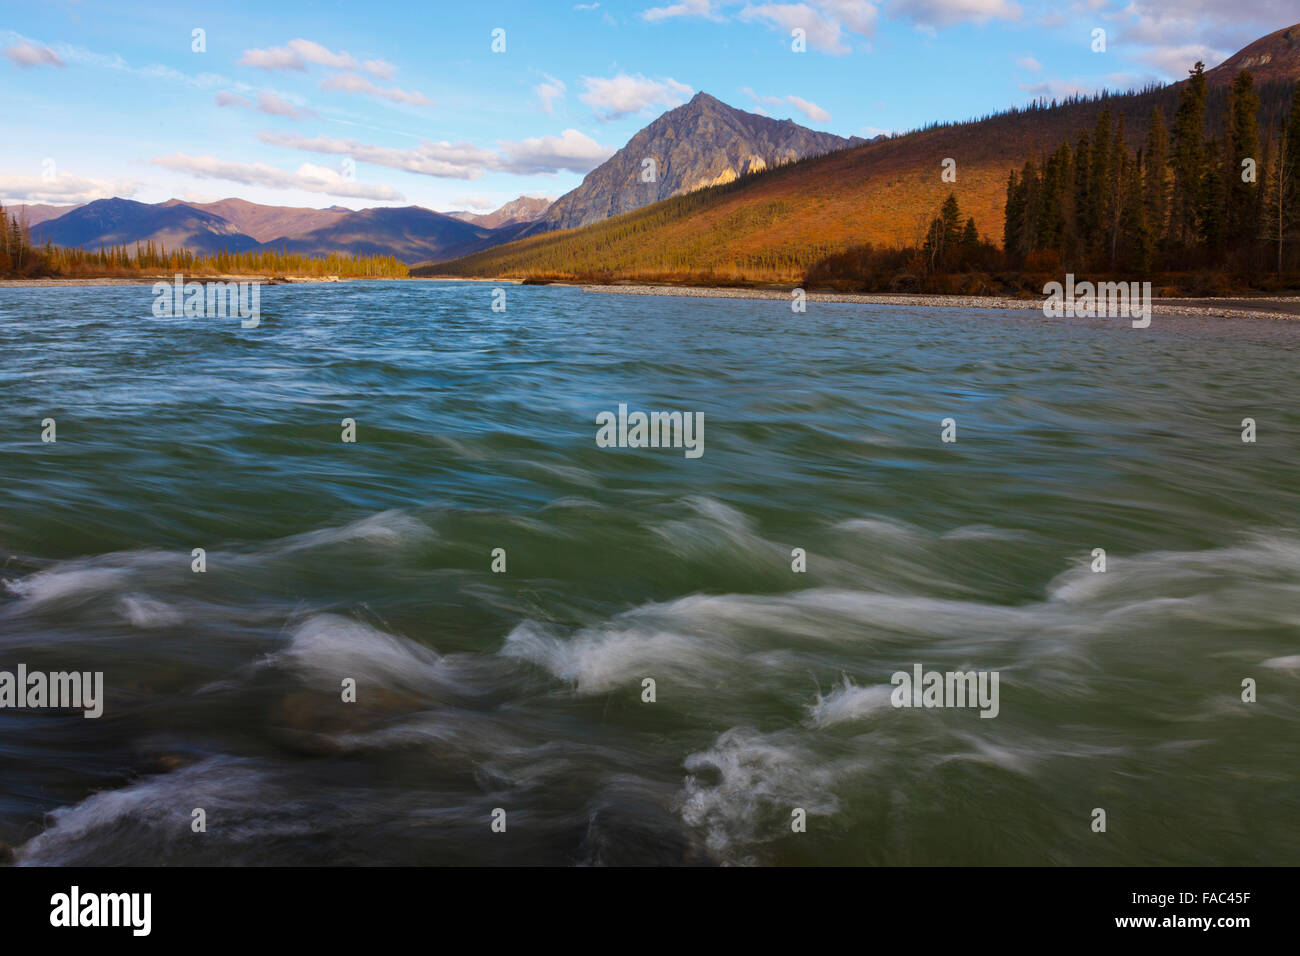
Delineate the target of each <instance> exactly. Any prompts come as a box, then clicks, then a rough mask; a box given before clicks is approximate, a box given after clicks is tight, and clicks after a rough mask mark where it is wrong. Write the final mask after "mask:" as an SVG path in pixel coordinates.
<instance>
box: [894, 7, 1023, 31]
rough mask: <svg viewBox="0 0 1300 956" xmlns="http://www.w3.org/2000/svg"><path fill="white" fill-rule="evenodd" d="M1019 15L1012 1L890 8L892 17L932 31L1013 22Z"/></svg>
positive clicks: (1018, 10)
mask: <svg viewBox="0 0 1300 956" xmlns="http://www.w3.org/2000/svg"><path fill="white" fill-rule="evenodd" d="M1021 12H1022V11H1021V9H1020V6H1019V4H1017V3H1015V2H1013V0H895V3H894V4H893V5H892V6H891V7H890V13H891V14H894V15H896V16H902V17H905V18H907V19H908V20H911V21H912V22H913V23H915V24H916V25H917V26H918V27H924V28H928V29H931V30H932V29H934V28H936V27H951V26H956V25H957V24H958V23H988V22H989V21H990V20H1007V21H1009V22H1014V21H1017V20H1019V19H1020V15H1021Z"/></svg>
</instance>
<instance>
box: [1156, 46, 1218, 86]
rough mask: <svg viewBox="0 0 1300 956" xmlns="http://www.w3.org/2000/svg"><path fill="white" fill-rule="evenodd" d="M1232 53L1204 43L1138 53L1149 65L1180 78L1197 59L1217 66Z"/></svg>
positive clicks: (1169, 75)
mask: <svg viewBox="0 0 1300 956" xmlns="http://www.w3.org/2000/svg"><path fill="white" fill-rule="evenodd" d="M1231 55H1232V54H1230V53H1221V52H1219V51H1218V50H1214V49H1212V48H1210V47H1208V46H1205V45H1204V44H1202V43H1189V44H1185V45H1182V46H1166V47H1152V48H1151V49H1149V50H1144V51H1142V52H1141V53H1140V54H1139V55H1138V59H1139V60H1140V61H1141V62H1143V63H1146V64H1147V65H1148V66H1152V67H1155V69H1157V70H1158V71H1160V73H1161V74H1163V75H1164V76H1168V77H1173V78H1174V79H1178V80H1185V79H1186V78H1187V73H1188V71H1189V70H1191V68H1192V67H1193V66H1195V65H1196V61H1197V60H1200V61H1201V62H1202V63H1204V64H1205V66H1206V68H1207V69H1208V68H1209V67H1211V66H1217V65H1218V64H1220V63H1222V62H1223V61H1224V60H1226V59H1227V58H1228V57H1229V56H1231Z"/></svg>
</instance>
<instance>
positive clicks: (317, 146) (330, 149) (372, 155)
mask: <svg viewBox="0 0 1300 956" xmlns="http://www.w3.org/2000/svg"><path fill="white" fill-rule="evenodd" d="M258 138H259V139H260V140H261V141H262V142H264V143H269V144H271V145H273V146H283V147H285V148H286V149H297V150H301V151H303V152H308V153H327V154H332V155H335V156H350V157H352V158H353V159H354V160H356V161H357V162H359V163H371V164H372V165H375V166H385V167H387V168H388V169H400V170H402V171H403V172H408V173H419V174H420V175H422V176H440V177H443V178H446V179H477V178H478V177H479V176H481V175H482V174H483V170H484V169H488V168H493V167H494V166H495V164H496V161H497V155H496V154H495V153H494V152H492V150H490V149H483V148H482V147H479V146H475V145H473V144H472V143H447V142H442V143H433V142H423V143H421V144H420V145H419V146H416V147H414V148H412V149H394V148H392V147H390V146H372V145H370V144H368V143H362V142H360V141H359V140H355V139H336V138H333V137H329V136H314V137H308V136H300V135H298V134H296V133H283V132H275V131H271V130H264V131H263V132H262V133H260V134H259V135H258Z"/></svg>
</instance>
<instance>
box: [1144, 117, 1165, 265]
mask: <svg viewBox="0 0 1300 956" xmlns="http://www.w3.org/2000/svg"><path fill="white" fill-rule="evenodd" d="M1142 169H1143V182H1142V202H1143V207H1144V209H1143V212H1144V216H1145V219H1146V223H1147V226H1148V228H1149V229H1150V233H1151V238H1152V240H1153V241H1156V242H1158V241H1159V240H1160V239H1162V238H1164V235H1165V219H1166V216H1167V215H1168V212H1169V134H1168V133H1167V132H1166V131H1165V117H1164V114H1163V113H1161V112H1160V107H1158V106H1157V107H1155V108H1154V109H1152V110H1151V128H1150V129H1148V130H1147V138H1146V146H1145V147H1144V148H1143V164H1142Z"/></svg>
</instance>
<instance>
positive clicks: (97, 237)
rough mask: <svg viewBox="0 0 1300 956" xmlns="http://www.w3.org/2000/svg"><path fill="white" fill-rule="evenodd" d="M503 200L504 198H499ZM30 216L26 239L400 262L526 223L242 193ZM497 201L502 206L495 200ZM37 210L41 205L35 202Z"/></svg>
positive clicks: (501, 238) (472, 245)
mask: <svg viewBox="0 0 1300 956" xmlns="http://www.w3.org/2000/svg"><path fill="white" fill-rule="evenodd" d="M508 205H510V204H507V206H508ZM47 208H50V209H52V210H53V211H54V213H55V216H54V218H49V219H46V220H44V221H38V224H37V225H36V226H35V227H34V228H32V230H31V235H32V241H33V242H34V243H36V244H41V243H44V242H46V241H49V242H52V243H54V244H55V245H58V246H72V247H80V248H83V249H97V248H99V247H100V246H116V245H124V246H134V245H135V244H136V243H137V242H142V243H143V242H153V243H155V244H157V245H160V246H162V247H164V248H166V249H169V250H171V249H179V248H182V247H183V248H186V249H191V250H193V251H195V252H220V251H223V250H225V251H229V252H244V251H248V250H255V249H261V248H266V249H274V250H281V249H287V250H289V251H291V252H301V253H305V254H308V255H328V254H329V253H331V252H335V251H339V252H346V253H349V254H351V255H366V256H369V255H380V256H383V255H392V256H396V257H397V258H398V259H401V260H402V261H403V262H407V263H414V262H428V261H438V260H442V259H450V258H455V257H456V256H463V255H467V254H469V253H471V252H474V251H476V250H479V249H483V248H486V247H487V246H490V245H493V244H495V243H501V242H509V241H510V240H512V239H515V238H517V237H518V235H519V234H520V232H521V231H522V230H523V229H524V228H525V227H527V226H528V223H527V222H510V223H507V224H506V225H504V226H502V227H501V228H499V229H492V228H489V227H487V226H481V225H476V224H475V223H470V222H463V221H461V220H459V219H455V218H453V217H451V216H446V215H443V214H442V213H437V212H432V211H431V210H428V209H423V208H421V207H419V206H406V207H402V208H376V209H363V210H361V211H359V212H355V211H353V210H351V209H344V208H343V207H341V206H331V207H330V208H328V209H300V208H296V207H292V206H263V205H259V204H258V203H251V202H248V201H246V200H243V199H222V200H219V201H218V202H212V203H187V202H182V201H181V200H179V199H169V200H167V201H166V202H161V203H152V204H150V203H140V202H135V201H133V200H130V199H97V200H95V201H94V202H90V203H87V204H86V205H84V206H78V207H75V208H71V211H65V212H62V214H61V215H59V212H60V210H59V209H58V208H57V207H47ZM503 208H505V207H503ZM42 211H43V210H42Z"/></svg>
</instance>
